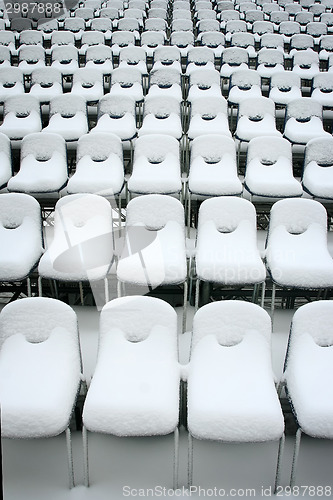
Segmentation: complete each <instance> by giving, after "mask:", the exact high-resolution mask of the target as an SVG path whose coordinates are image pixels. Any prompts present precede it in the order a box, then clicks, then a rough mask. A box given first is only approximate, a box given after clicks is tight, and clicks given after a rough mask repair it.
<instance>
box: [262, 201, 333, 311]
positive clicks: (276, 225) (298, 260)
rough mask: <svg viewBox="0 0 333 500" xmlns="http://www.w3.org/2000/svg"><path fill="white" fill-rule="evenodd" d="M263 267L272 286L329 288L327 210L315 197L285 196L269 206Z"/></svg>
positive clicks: (332, 269) (331, 263)
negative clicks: (264, 263)
mask: <svg viewBox="0 0 333 500" xmlns="http://www.w3.org/2000/svg"><path fill="white" fill-rule="evenodd" d="M266 267H267V270H268V271H269V273H270V275H271V278H272V281H273V292H272V303H271V308H272V309H271V310H272V315H273V313H274V302H275V288H276V285H278V286H280V287H290V288H297V289H327V288H333V259H332V257H331V255H330V253H329V251H328V248H327V212H326V209H325V207H324V206H323V205H322V204H321V203H319V202H318V201H315V200H309V199H306V198H289V199H284V200H279V201H277V202H276V203H274V205H273V206H272V208H271V212H270V222H269V228H268V235H267V242H266Z"/></svg>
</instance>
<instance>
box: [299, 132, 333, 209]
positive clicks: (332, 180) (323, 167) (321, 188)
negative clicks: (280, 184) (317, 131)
mask: <svg viewBox="0 0 333 500" xmlns="http://www.w3.org/2000/svg"><path fill="white" fill-rule="evenodd" d="M302 184H303V188H304V189H305V191H307V192H308V193H310V195H311V196H314V197H315V198H319V199H333V137H324V138H317V139H311V140H310V141H309V142H308V143H307V145H306V147H305V158H304V169H303V176H302Z"/></svg>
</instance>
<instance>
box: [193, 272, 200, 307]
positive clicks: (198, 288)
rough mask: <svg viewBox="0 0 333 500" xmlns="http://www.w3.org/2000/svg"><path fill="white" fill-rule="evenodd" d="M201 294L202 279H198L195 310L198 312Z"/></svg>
mask: <svg viewBox="0 0 333 500" xmlns="http://www.w3.org/2000/svg"><path fill="white" fill-rule="evenodd" d="M199 293H200V279H199V278H197V281H196V283H195V302H194V308H195V310H196V311H197V310H198V309H199Z"/></svg>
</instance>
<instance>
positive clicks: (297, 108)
mask: <svg viewBox="0 0 333 500" xmlns="http://www.w3.org/2000/svg"><path fill="white" fill-rule="evenodd" d="M322 115H323V107H322V105H321V104H320V103H319V102H316V101H315V100H313V99H311V97H300V98H299V99H295V100H294V101H291V102H290V103H289V104H288V105H287V112H286V119H287V120H288V119H289V118H295V119H296V120H297V121H299V122H304V121H309V120H310V119H311V117H313V116H317V117H319V118H322Z"/></svg>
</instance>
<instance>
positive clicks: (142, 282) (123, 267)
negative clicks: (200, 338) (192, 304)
mask: <svg viewBox="0 0 333 500" xmlns="http://www.w3.org/2000/svg"><path fill="white" fill-rule="evenodd" d="M184 219H185V217H184V207H183V205H182V204H181V202H180V201H179V200H177V199H176V198H174V197H172V196H168V195H163V194H147V195H143V196H138V197H136V198H133V199H132V200H130V201H129V203H128V205H127V217H126V226H125V237H124V241H125V242H126V246H125V247H124V249H123V251H122V252H121V255H120V257H119V261H118V266H117V279H118V296H121V295H124V293H123V292H124V289H125V291H126V288H127V289H128V287H129V288H130V289H133V288H134V289H135V290H137V291H138V292H139V293H143V292H142V290H145V292H144V293H146V292H148V290H150V291H153V290H154V289H155V288H157V287H160V286H183V291H184V294H183V332H184V331H185V327H186V309H187V262H186V248H185V222H184Z"/></svg>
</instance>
